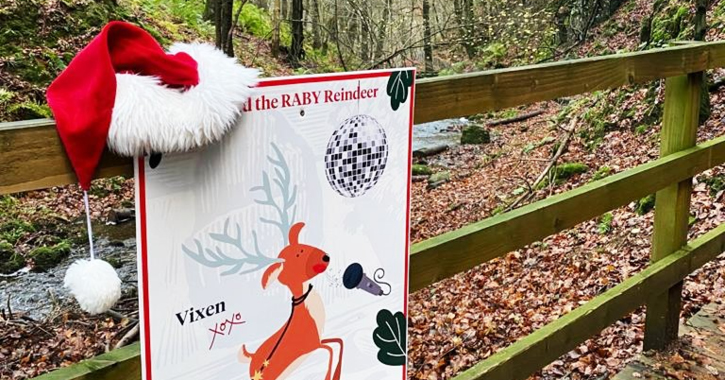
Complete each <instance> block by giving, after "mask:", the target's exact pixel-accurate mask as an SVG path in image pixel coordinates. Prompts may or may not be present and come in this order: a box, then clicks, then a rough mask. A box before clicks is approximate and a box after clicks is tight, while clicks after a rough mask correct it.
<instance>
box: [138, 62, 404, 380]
mask: <svg viewBox="0 0 725 380" xmlns="http://www.w3.org/2000/svg"><path fill="white" fill-rule="evenodd" d="M414 77H415V73H414V70H412V69H403V70H389V71H368V72H358V73H344V74H333V75H320V76H303V77H290V78H278V79H269V80H265V81H263V82H262V83H261V84H260V85H259V87H258V88H257V89H256V93H255V94H254V96H253V97H252V98H251V99H250V100H249V101H248V102H247V104H246V105H245V106H244V112H243V114H242V117H241V121H240V123H239V124H238V125H236V126H235V127H234V128H233V130H232V131H231V132H230V133H229V134H228V135H227V136H225V138H224V140H223V141H221V142H220V143H218V144H215V145H213V146H209V147H207V148H205V149H203V150H201V151H198V152H192V153H187V154H181V155H166V156H163V157H162V158H161V160H160V162H159V161H158V160H156V159H149V158H141V159H138V160H137V162H136V186H137V189H136V190H137V191H136V194H137V200H136V204H137V210H138V213H139V217H138V218H137V223H138V229H137V230H138V241H139V295H140V299H141V310H142V312H141V321H142V359H143V360H142V363H143V377H144V379H146V380H151V379H153V380H171V379H173V380H180V379H193V380H205V379H209V380H219V379H224V380H227V379H254V380H260V379H263V380H276V379H294V380H339V379H344V380H364V379H375V380H385V379H391V380H393V379H395V380H397V379H405V377H406V373H405V364H406V341H407V340H406V318H405V314H406V307H407V293H408V285H407V284H408V280H407V279H408V249H409V234H408V231H409V204H410V172H411V171H410V169H411V168H410V164H411V152H410V150H411V148H410V147H411V131H412V116H413V92H414V84H413V78H414Z"/></svg>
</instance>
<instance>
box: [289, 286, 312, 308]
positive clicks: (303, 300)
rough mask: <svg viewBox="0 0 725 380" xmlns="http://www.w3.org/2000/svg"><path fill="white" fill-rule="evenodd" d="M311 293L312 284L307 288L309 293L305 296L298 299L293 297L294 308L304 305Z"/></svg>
mask: <svg viewBox="0 0 725 380" xmlns="http://www.w3.org/2000/svg"><path fill="white" fill-rule="evenodd" d="M311 291H312V284H310V286H309V287H308V288H307V291H306V292H305V294H303V295H301V296H299V297H297V298H295V297H294V296H293V297H292V307H293V308H294V307H296V306H299V305H302V304H303V303H305V300H306V299H307V297H308V296H309V295H310V292H311Z"/></svg>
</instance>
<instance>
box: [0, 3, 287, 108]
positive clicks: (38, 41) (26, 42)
mask: <svg viewBox="0 0 725 380" xmlns="http://www.w3.org/2000/svg"><path fill="white" fill-rule="evenodd" d="M203 12H204V4H203V3H202V2H198V1H184V0H170V1H162V0H120V1H118V4H117V5H114V4H113V3H112V2H111V1H93V0H3V1H2V2H0V122H2V121H15V120H25V119H34V118H46V117H48V118H49V117H52V114H51V113H50V109H49V108H48V106H47V105H46V103H45V88H46V87H47V86H48V85H49V84H50V82H51V81H52V80H53V78H55V77H56V76H57V75H58V74H59V73H60V72H61V71H62V70H63V69H64V68H65V67H66V65H67V64H68V63H69V62H70V60H71V59H72V58H73V57H74V56H75V54H76V53H77V52H78V51H79V50H80V49H81V48H82V47H83V46H84V45H85V44H86V43H88V41H89V40H90V39H91V38H92V37H93V36H95V35H96V34H97V33H98V32H99V31H100V29H101V28H102V27H103V25H105V24H106V23H108V22H109V21H111V20H123V21H128V22H132V23H134V24H137V25H139V26H141V27H142V28H144V29H146V30H147V31H148V32H149V33H151V35H153V36H154V37H155V38H156V39H157V40H158V41H159V42H160V43H161V44H162V45H164V46H168V44H170V43H171V42H174V41H186V42H188V41H206V42H210V43H212V44H213V43H214V26H213V25H212V24H211V23H210V22H208V21H205V20H203V18H202V14H203ZM239 19H240V27H239V28H237V30H236V32H235V35H236V36H237V41H238V42H237V44H236V45H235V49H236V56H237V57H238V58H239V60H240V62H241V63H242V64H244V65H247V66H252V67H258V68H260V69H262V70H263V72H264V75H267V76H271V75H283V74H288V73H290V72H291V69H290V68H289V66H288V65H286V64H285V63H284V62H283V61H281V60H279V59H277V58H274V57H272V55H271V53H270V47H269V45H270V41H269V36H268V35H267V34H268V29H270V28H271V26H270V22H271V21H270V19H269V16H268V15H267V14H266V13H265V12H263V11H262V10H260V9H258V8H256V7H255V6H254V5H251V4H247V5H246V6H245V7H244V9H243V12H241V13H240V18H239ZM255 33H256V35H255Z"/></svg>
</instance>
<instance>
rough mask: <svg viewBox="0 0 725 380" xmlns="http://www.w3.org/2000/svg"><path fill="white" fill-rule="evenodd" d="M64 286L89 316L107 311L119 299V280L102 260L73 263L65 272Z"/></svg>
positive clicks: (111, 268) (109, 265)
mask: <svg viewBox="0 0 725 380" xmlns="http://www.w3.org/2000/svg"><path fill="white" fill-rule="evenodd" d="M64 285H65V287H66V288H68V289H70V292H71V294H73V297H75V299H76V300H77V301H78V303H79V304H80V306H81V309H83V310H84V311H86V312H87V313H90V314H100V313H104V312H106V311H108V310H109V309H110V308H111V307H112V306H113V305H115V304H116V302H117V301H118V299H119V298H121V279H120V278H118V274H117V273H116V270H115V269H113V267H112V266H111V264H109V263H107V262H105V261H103V260H98V259H93V260H78V261H76V262H74V263H73V264H71V266H70V267H69V268H68V271H66V272H65V279H64Z"/></svg>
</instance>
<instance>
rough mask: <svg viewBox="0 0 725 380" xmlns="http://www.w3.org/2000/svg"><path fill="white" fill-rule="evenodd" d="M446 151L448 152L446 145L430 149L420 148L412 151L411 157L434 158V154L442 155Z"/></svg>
mask: <svg viewBox="0 0 725 380" xmlns="http://www.w3.org/2000/svg"><path fill="white" fill-rule="evenodd" d="M446 150H448V145H446V144H442V145H436V146H433V147H430V148H420V149H416V150H414V151H413V157H415V158H421V157H429V156H435V155H436V154H439V153H443V152H445V151H446Z"/></svg>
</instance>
